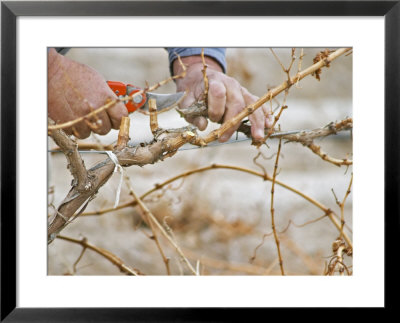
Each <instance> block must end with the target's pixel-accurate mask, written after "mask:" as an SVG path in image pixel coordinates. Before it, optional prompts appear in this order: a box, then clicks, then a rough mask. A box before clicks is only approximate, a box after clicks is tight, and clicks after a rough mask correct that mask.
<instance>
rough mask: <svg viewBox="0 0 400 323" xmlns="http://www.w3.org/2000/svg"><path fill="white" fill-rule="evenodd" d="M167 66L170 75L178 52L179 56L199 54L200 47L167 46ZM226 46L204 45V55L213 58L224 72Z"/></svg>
mask: <svg viewBox="0 0 400 323" xmlns="http://www.w3.org/2000/svg"><path fill="white" fill-rule="evenodd" d="M166 50H167V51H168V59H169V66H170V69H171V75H172V62H173V61H174V60H175V59H176V58H177V55H176V54H178V55H179V56H180V57H186V56H193V55H201V47H167V48H166ZM225 53H226V48H220V47H206V48H204V55H205V56H209V57H212V58H213V59H215V60H216V61H217V62H218V63H219V64H220V65H221V67H222V69H223V71H224V73H225V72H226V58H225Z"/></svg>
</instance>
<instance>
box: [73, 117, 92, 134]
mask: <svg viewBox="0 0 400 323" xmlns="http://www.w3.org/2000/svg"><path fill="white" fill-rule="evenodd" d="M77 118H79V117H77V116H75V119H77ZM71 131H72V134H73V135H74V136H75V137H76V138H79V139H86V138H87V137H89V136H90V133H91V132H92V131H91V130H90V128H89V127H88V125H87V124H86V123H85V122H84V121H81V122H78V123H77V124H75V125H73V126H72V127H71Z"/></svg>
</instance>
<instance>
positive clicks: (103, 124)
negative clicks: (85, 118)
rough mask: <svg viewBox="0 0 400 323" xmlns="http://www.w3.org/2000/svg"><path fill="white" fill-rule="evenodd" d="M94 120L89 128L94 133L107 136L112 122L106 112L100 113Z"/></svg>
mask: <svg viewBox="0 0 400 323" xmlns="http://www.w3.org/2000/svg"><path fill="white" fill-rule="evenodd" d="M92 120H93V121H92V122H90V124H89V125H88V126H89V127H90V129H92V131H93V132H95V133H97V134H99V135H105V134H107V133H108V132H109V131H110V130H111V120H110V118H109V116H108V114H107V113H106V112H105V111H102V112H100V113H98V114H97V115H96V117H94V118H92Z"/></svg>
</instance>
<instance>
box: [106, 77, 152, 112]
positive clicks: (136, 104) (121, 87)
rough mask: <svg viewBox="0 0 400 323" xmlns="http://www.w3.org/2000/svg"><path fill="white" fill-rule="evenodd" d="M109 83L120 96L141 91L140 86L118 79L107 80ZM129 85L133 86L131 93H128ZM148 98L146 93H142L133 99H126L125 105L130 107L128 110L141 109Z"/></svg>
mask: <svg viewBox="0 0 400 323" xmlns="http://www.w3.org/2000/svg"><path fill="white" fill-rule="evenodd" d="M107 84H108V86H109V87H110V88H111V90H112V91H113V92H114V93H115V94H116V95H117V96H118V97H124V96H127V95H129V96H132V95H134V94H135V93H137V92H139V91H141V89H140V88H138V87H137V86H134V85H132V84H125V83H122V82H116V81H107ZM128 87H129V88H131V89H130V91H129V93H127V91H128ZM146 99H147V98H146V93H141V94H139V95H137V96H135V97H134V98H133V99H132V100H129V101H126V102H125V106H126V108H127V109H128V112H129V113H132V112H134V111H136V110H137V109H140V108H141V107H142V106H143V105H144V104H145V103H146Z"/></svg>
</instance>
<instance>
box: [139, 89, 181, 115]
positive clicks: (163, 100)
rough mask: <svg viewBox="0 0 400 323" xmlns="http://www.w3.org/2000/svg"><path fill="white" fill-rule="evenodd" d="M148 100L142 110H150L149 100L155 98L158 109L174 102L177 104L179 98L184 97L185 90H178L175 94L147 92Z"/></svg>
mask: <svg viewBox="0 0 400 323" xmlns="http://www.w3.org/2000/svg"><path fill="white" fill-rule="evenodd" d="M146 95H147V100H146V103H145V104H144V105H143V107H142V110H145V111H148V110H149V100H150V99H155V100H156V102H157V110H161V109H165V108H168V107H170V106H172V105H174V104H177V103H178V102H179V100H181V99H182V98H183V96H184V95H185V92H178V93H173V94H159V93H151V92H147V93H146Z"/></svg>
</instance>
